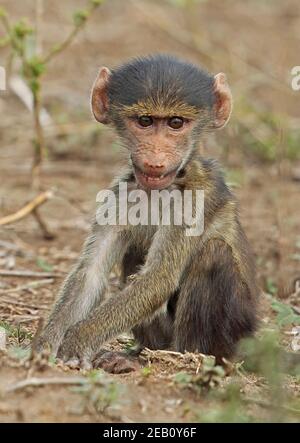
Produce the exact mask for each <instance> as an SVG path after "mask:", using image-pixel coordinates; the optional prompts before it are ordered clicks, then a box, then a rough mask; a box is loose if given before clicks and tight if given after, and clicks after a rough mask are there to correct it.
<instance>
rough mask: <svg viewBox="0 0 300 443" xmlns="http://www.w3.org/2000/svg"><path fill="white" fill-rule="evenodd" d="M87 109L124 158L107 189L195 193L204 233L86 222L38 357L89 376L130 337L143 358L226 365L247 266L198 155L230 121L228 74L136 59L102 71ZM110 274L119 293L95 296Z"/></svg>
mask: <svg viewBox="0 0 300 443" xmlns="http://www.w3.org/2000/svg"><path fill="white" fill-rule="evenodd" d="M91 102H92V111H93V114H94V116H95V118H96V120H98V121H99V122H101V123H104V124H110V125H111V126H113V127H114V128H115V129H116V131H117V133H118V135H119V136H120V138H121V141H122V143H123V144H124V145H125V146H126V148H127V149H128V152H129V162H128V164H129V167H128V170H126V171H125V172H124V174H123V175H122V176H121V177H120V178H118V179H116V181H115V182H114V184H113V185H112V187H111V190H112V191H114V192H115V193H116V194H117V188H118V184H119V182H120V181H122V182H125V183H127V184H128V187H129V188H130V189H143V190H145V191H146V192H147V193H148V194H149V193H150V192H151V191H153V190H162V189H166V190H172V189H177V190H179V191H180V192H182V193H183V192H184V190H192V191H196V190H204V197H205V200H204V232H203V233H202V235H198V236H187V235H186V230H185V227H184V226H183V225H181V226H180V225H175V224H174V223H171V225H170V226H166V225H158V226H153V225H151V226H149V225H148V226H144V225H137V226H132V225H130V224H127V225H117V226H111V225H99V224H98V223H97V222H96V220H95V221H94V222H93V224H92V227H91V232H90V234H89V236H88V238H87V240H86V242H85V245H84V247H83V251H82V254H81V255H80V258H79V260H78V262H77V264H76V266H75V267H74V269H73V270H72V271H71V272H70V274H69V276H68V277H67V279H66V281H65V282H64V284H63V287H62V289H61V292H60V295H59V298H58V301H57V302H56V304H55V306H54V309H53V311H52V313H51V315H50V318H49V320H48V322H47V324H46V326H45V328H44V330H43V332H42V333H41V334H40V335H39V337H37V339H36V344H35V349H36V350H41V349H43V347H44V346H46V345H50V347H51V349H52V351H53V352H54V353H55V354H57V355H58V357H60V358H62V359H63V360H64V361H65V362H70V361H71V362H74V361H75V362H77V363H79V364H81V365H82V366H85V367H89V366H90V364H91V362H92V361H93V358H94V357H95V355H96V354H97V353H98V352H99V350H100V349H101V346H102V345H103V344H104V343H105V342H107V341H109V340H111V339H112V338H114V337H116V336H118V335H119V334H120V333H123V332H125V331H129V330H132V331H133V334H134V336H135V338H136V340H137V341H138V342H139V343H140V344H141V345H142V346H147V347H149V348H153V349H155V348H169V349H173V350H176V351H181V352H184V351H199V352H203V353H206V354H213V355H215V356H216V357H217V358H218V359H221V358H222V357H227V358H228V357H231V356H232V355H233V354H234V351H235V348H236V345H237V343H238V341H239V340H240V339H241V338H242V337H245V336H249V335H251V334H252V333H253V332H254V330H255V327H256V304H257V294H258V290H257V286H256V283H255V271H254V264H253V259H252V255H251V253H250V251H249V246H248V243H247V239H246V237H245V234H244V232H243V229H242V227H241V225H240V222H239V219H238V213H237V205H236V201H235V199H234V197H233V195H232V193H231V191H230V190H229V189H228V187H227V186H226V184H225V182H224V179H223V176H222V174H221V172H220V171H219V168H218V166H217V164H216V163H215V162H214V161H212V160H208V159H204V158H202V157H201V156H200V155H199V154H198V152H197V146H198V145H199V141H200V140H201V136H202V135H203V134H204V133H207V132H208V131H213V130H216V129H220V128H222V127H223V126H224V125H225V124H226V123H227V121H228V119H229V117H230V113H231V108H232V98H231V93H230V89H229V87H228V85H227V81H226V77H225V75H224V74H223V73H219V74H217V75H215V76H213V75H210V74H209V73H207V72H205V71H204V70H202V69H200V68H198V67H196V66H195V65H193V64H190V63H187V62H184V61H181V60H178V59H176V58H174V57H171V56H165V55H155V56H149V57H145V58H138V59H134V60H132V61H129V62H128V63H127V64H125V65H123V66H121V67H119V68H118V69H115V70H113V71H110V70H109V69H108V68H105V67H104V68H101V69H100V72H99V75H98V77H97V79H96V81H95V84H94V86H93V90H92V97H91ZM115 265H119V266H122V267H123V279H124V281H127V284H126V285H125V287H124V289H122V290H121V291H120V292H119V293H118V294H116V295H114V296H111V297H108V298H104V294H105V290H106V288H107V285H108V278H109V274H110V272H111V270H112V268H113V267H114V266H115ZM128 276H131V277H130V278H129V279H127V277H128Z"/></svg>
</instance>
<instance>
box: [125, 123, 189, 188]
mask: <svg viewBox="0 0 300 443" xmlns="http://www.w3.org/2000/svg"><path fill="white" fill-rule="evenodd" d="M195 124H196V122H195V121H192V120H186V119H184V118H182V117H179V116H178V117H177V116H174V117H167V118H157V117H154V116H140V117H136V118H126V126H127V137H128V139H129V143H128V146H130V148H129V149H130V152H131V158H132V163H133V167H134V173H135V176H136V180H137V181H138V183H139V184H140V186H141V187H142V188H144V189H165V188H167V187H168V186H170V185H171V184H172V182H173V181H174V179H175V177H176V175H177V172H178V171H179V168H180V166H181V165H182V164H183V161H184V159H185V158H186V157H187V156H188V154H189V151H190V149H191V145H192V143H191V140H190V135H191V132H192V129H193V128H194V126H195Z"/></svg>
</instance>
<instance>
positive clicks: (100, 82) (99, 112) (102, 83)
mask: <svg viewBox="0 0 300 443" xmlns="http://www.w3.org/2000/svg"><path fill="white" fill-rule="evenodd" d="M110 76H111V72H110V70H109V69H108V68H106V67H105V66H104V67H103V68H100V71H99V74H98V76H97V78H96V80H95V83H94V86H93V89H92V95H91V107H92V112H93V114H94V117H95V119H96V120H98V122H100V123H104V124H107V123H109V118H108V109H109V103H108V95H107V87H108V84H109V79H110Z"/></svg>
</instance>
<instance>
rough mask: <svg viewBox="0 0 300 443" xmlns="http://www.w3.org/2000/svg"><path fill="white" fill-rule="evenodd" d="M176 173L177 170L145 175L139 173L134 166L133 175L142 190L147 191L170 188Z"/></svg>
mask: <svg viewBox="0 0 300 443" xmlns="http://www.w3.org/2000/svg"><path fill="white" fill-rule="evenodd" d="M177 172H178V168H176V169H173V170H172V171H170V172H167V173H166V174H161V175H158V174H155V175H154V174H153V175H152V174H146V173H145V172H143V171H141V170H140V169H139V168H138V167H137V166H134V173H135V177H136V179H137V181H138V182H139V184H140V185H141V186H142V187H143V188H147V189H165V188H167V187H168V186H170V185H171V184H172V183H173V181H174V179H175V177H176V175H177Z"/></svg>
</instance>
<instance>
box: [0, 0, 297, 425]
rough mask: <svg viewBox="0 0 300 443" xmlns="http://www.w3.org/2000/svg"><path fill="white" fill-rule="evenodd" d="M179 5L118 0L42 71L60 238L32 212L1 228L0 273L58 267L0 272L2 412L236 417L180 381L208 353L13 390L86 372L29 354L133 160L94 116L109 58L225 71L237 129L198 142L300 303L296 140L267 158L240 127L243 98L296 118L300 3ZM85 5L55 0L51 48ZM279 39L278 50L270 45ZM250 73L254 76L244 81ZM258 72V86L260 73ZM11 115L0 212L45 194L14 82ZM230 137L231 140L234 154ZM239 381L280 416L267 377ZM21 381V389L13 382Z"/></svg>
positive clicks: (264, 408) (275, 279)
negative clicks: (97, 80)
mask: <svg viewBox="0 0 300 443" xmlns="http://www.w3.org/2000/svg"><path fill="white" fill-rule="evenodd" d="M2 3H3V5H4V6H5V7H6V8H7V10H8V11H9V13H10V14H12V16H13V17H22V16H28V17H30V18H33V17H34V3H35V2H34V1H33V0H26V1H24V2H22V3H21V2H16V1H2ZM17 3H18V5H17V7H14V6H16V4H17ZM47 3H50V2H47ZM171 3H172V2H150V1H146V2H140V5H141V4H143V5H145V7H144V8H142V10H140V8H141V7H140V6H139V7H137V5H136V2H134V1H128V2H127V1H126V2H122V1H121V0H111V1H107V2H106V3H105V4H104V5H103V6H102V7H101V8H100V9H99V11H98V12H97V13H96V14H95V17H93V18H92V19H91V21H90V23H88V24H87V27H86V29H85V30H84V31H83V32H82V34H81V35H80V36H79V37H78V38H77V39H76V41H75V42H74V44H73V45H72V46H71V47H70V48H69V49H68V50H66V52H65V55H63V56H60V57H58V58H57V59H56V60H55V62H54V63H53V65H52V66H51V68H50V69H49V71H48V72H47V74H46V76H45V83H44V88H43V95H44V104H45V107H46V108H47V110H48V111H49V113H50V115H51V117H52V118H53V120H54V123H55V124H53V125H52V126H51V128H48V129H47V128H46V129H45V131H46V140H47V146H48V150H49V153H48V158H47V159H46V161H45V162H44V166H43V175H42V190H49V189H53V192H54V197H53V198H52V199H51V200H49V201H48V202H47V203H46V204H44V205H43V206H42V207H41V209H40V214H41V215H42V216H43V219H44V220H46V221H47V224H48V226H49V228H50V230H51V231H52V232H53V233H54V235H55V238H54V239H53V240H45V239H44V238H43V236H42V233H41V231H40V229H39V227H38V225H37V222H36V220H35V218H34V217H33V216H32V215H30V216H28V217H26V218H24V219H22V220H21V221H19V222H17V223H14V224H11V225H6V226H3V227H2V228H1V229H0V271H3V272H4V271H16V272H18V271H25V270H26V271H34V272H48V273H51V274H53V276H52V277H50V278H45V277H38V278H35V279H33V278H30V277H29V278H28V277H26V278H25V277H21V276H17V277H16V276H7V275H6V276H4V275H3V276H1V277H0V322H1V325H5V327H6V328H8V329H9V328H10V333H9V336H8V344H7V350H8V352H2V354H1V355H0V393H3V395H1V396H0V422H40V421H42V422H66V421H68V422H78V421H80V422H92V421H98V422H107V421H108V422H119V421H121V422H187V421H214V420H222V417H223V420H228V421H230V416H229V418H228V417H227V418H226V417H225V418H224V416H222V415H217V412H218V411H219V410H220V408H222V405H223V404H226V401H227V400H226V399H225V400H224V399H222V398H221V399H220V398H217V397H215V396H214V395H208V394H207V393H206V392H204V391H203V390H201V391H199V390H197V389H195V387H194V385H192V384H191V383H188V382H186V383H177V382H176V374H178V372H182V371H183V372H185V373H187V374H190V375H191V374H196V373H197V368H198V369H199V367H198V366H197V365H198V364H197V361H198V360H197V358H200V357H199V356H198V357H197V356H195V357H191V356H190V357H188V356H187V357H186V359H182V358H181V357H180V356H174V355H171V354H170V355H164V354H159V353H158V354H157V355H152V354H144V357H143V358H142V357H140V360H139V362H140V364H141V369H138V370H137V371H134V372H132V373H129V374H119V375H108V374H104V373H103V374H102V373H101V371H99V372H100V375H99V374H98V375H97V374H96V375H95V374H92V376H91V375H90V376H89V375H84V374H83V377H86V380H88V383H87V384H84V383H83V384H82V383H79V384H78V383H76V384H75V385H74V386H69V385H64V384H57V385H56V384H55V385H51V384H48V383H46V385H45V386H41V387H33V386H29V387H24V388H20V389H16V382H18V381H20V380H24V379H31V377H42V378H45V377H46V378H47V379H48V378H49V379H50V378H53V377H59V379H60V381H61V380H62V379H64V378H66V379H70V380H71V377H74V376H76V377H77V376H81V375H80V374H79V373H78V371H76V370H73V371H72V370H67V369H66V368H63V367H57V366H55V365H53V364H51V365H50V366H49V365H48V364H46V363H45V362H43V361H42V362H41V361H35V362H34V363H33V364H31V365H30V366H29V365H28V363H26V362H25V363H24V360H23V359H22V357H23V355H25V354H24V349H25V353H26V347H28V345H29V343H30V341H31V338H32V335H33V334H34V333H35V331H36V328H37V325H38V321H39V319H40V318H41V317H45V316H46V315H47V313H48V311H49V309H50V307H51V305H52V302H53V300H54V299H55V297H56V295H57V291H58V288H59V286H60V285H61V282H62V279H63V277H64V276H65V275H66V273H67V272H68V270H69V269H70V267H71V266H72V264H73V263H74V261H75V260H76V257H77V255H78V253H79V251H80V248H81V246H82V243H83V240H84V237H85V235H86V232H87V230H88V226H89V220H90V218H91V214H92V213H93V209H94V208H95V199H96V194H97V192H98V191H99V190H101V189H104V188H107V186H108V185H109V183H110V181H111V179H112V178H113V176H114V175H115V174H116V173H117V172H118V171H119V170H120V168H121V167H122V164H124V161H125V154H124V153H123V151H122V150H121V148H120V146H119V145H118V141H117V139H116V137H115V135H114V134H113V133H112V132H111V131H110V130H109V129H106V128H100V129H99V128H98V125H97V124H96V123H94V122H93V120H92V118H91V116H90V114H89V91H90V88H91V84H92V81H93V78H94V75H95V72H96V70H97V68H98V66H99V65H102V64H104V63H105V64H107V65H109V66H111V65H116V64H118V63H119V62H120V61H122V60H124V59H126V58H127V57H129V56H132V55H137V54H141V53H148V52H153V51H162V52H172V53H177V54H179V55H182V56H185V57H186V58H189V59H191V60H193V61H196V62H199V63H202V64H204V65H206V66H207V68H208V69H210V70H212V71H213V72H215V71H217V70H224V71H225V72H228V75H229V76H230V81H231V83H232V86H233V93H234V97H235V99H236V101H237V108H238V109H237V110H236V111H235V113H234V115H233V118H232V120H233V122H232V126H230V125H231V124H230V125H229V126H228V128H227V129H226V130H225V131H223V133H222V134H220V135H218V137H216V138H212V139H211V140H210V141H206V142H205V143H204V146H202V147H201V149H202V151H203V153H204V155H207V156H209V157H211V156H213V157H217V158H218V159H219V160H220V162H221V163H222V164H223V166H224V170H225V172H226V174H227V180H228V182H229V183H230V184H231V185H232V188H233V190H234V192H235V194H236V196H237V198H238V200H239V202H240V213H241V219H242V224H243V226H244V228H245V231H246V234H247V236H248V238H249V240H250V243H251V245H252V248H253V251H254V254H255V258H256V262H257V269H258V279H259V284H260V286H261V288H262V291H263V292H267V293H270V292H273V294H274V297H275V298H276V299H277V300H280V301H281V302H283V303H285V304H287V305H288V306H292V307H294V308H295V310H296V311H295V312H298V313H299V312H300V295H299V292H298V293H297V292H296V290H295V281H296V280H297V279H300V261H299V260H300V200H299V195H300V161H299V158H298V159H297V158H293V159H290V158H287V157H285V152H286V151H284V146H285V140H286V136H285V137H283V140H282V139H281V141H280V142H278V141H277V142H278V146H279V147H278V150H279V149H281V148H282V146H283V148H282V151H280V152H283V155H281V156H278V157H277V158H276V159H275V160H274V161H263V160H262V159H261V158H260V157H256V156H255V155H252V154H251V153H250V152H247V145H246V146H243V143H244V140H243V139H242V138H241V137H240V135H239V133H237V132H236V130H235V128H236V127H237V125H238V123H239V120H243V115H242V114H241V113H240V114H239V110H241V107H240V105H239V101H240V99H241V98H242V96H244V97H243V99H244V100H246V101H247V102H248V103H252V104H253V105H254V106H255V108H256V107H257V110H259V109H261V108H263V107H264V108H266V109H268V110H270V112H272V113H276V115H277V114H278V115H279V116H280V118H281V119H282V121H283V122H284V123H283V124H282V127H281V129H282V131H283V133H284V134H285V135H286V133H287V132H288V131H289V128H290V126H289V125H291V126H293V128H294V127H296V128H298V126H297V125H298V124H299V121H300V120H299V100H300V93H298V96H297V95H296V93H294V92H293V91H291V90H289V87H288V83H287V81H286V76H287V72H289V69H290V67H291V66H294V65H296V64H299V38H300V34H299V31H297V32H298V33H297V32H296V29H299V24H300V6H299V4H298V2H296V1H289V2H277V1H276V2H274V8H273V9H272V8H270V6H268V5H267V2H261V3H259V2H256V1H253V2H232V1H226V2H224V3H223V4H224V8H223V9H222V11H221V10H220V8H219V6H218V5H219V3H218V2H217V1H207V2H199V3H197V4H196V6H190V7H193V8H195V9H192V10H191V11H189V12H186V11H185V12H184V14H183V13H182V11H181V10H180V8H179V9H178V8H177V7H176V6H174V4H171ZM192 3H193V2H191V4H192ZM245 3H247V5H245ZM84 4H85V2H84V1H79V0H78V1H77V0H76V1H75V0H68V1H65V2H59V1H57V0H54V1H53V2H51V6H50V5H47V7H45V12H44V16H45V14H47V20H46V19H44V22H43V27H42V36H43V45H45V46H46V47H47V46H49V45H51V44H53V43H54V41H55V40H57V39H60V38H62V37H63V36H64V35H65V34H66V32H68V30H69V24H68V23H69V22H68V20H69V17H70V14H71V11H73V10H74V8H75V9H76V7H81V6H82V5H84ZM233 4H235V6H234V12H233V13H232V8H233ZM275 4H276V5H275ZM291 11H292V12H291ZM151 14H152V15H151ZM153 14H154V15H153ZM174 23H176V26H177V28H176V26H175V25H174ZM58 24H59V26H58ZM173 25H174V26H173ZM196 28H197V31H198V33H197V34H193V36H194V37H193V38H192V37H191V36H190V35H187V30H193V29H196ZM176 29H177V31H178V32H177V34H176ZM216 29H217V31H218V32H215V30H216ZM154 31H155V32H154ZM179 31H180V32H179ZM195 32H196V31H195ZM175 34H176V36H175ZM195 35H197V39H195ZM224 35H225V36H226V38H224V39H223V36H224ZM175 37H176V38H175ZM237 38H238V39H239V40H240V41H237ZM271 40H272V48H276V49H274V51H270V49H269V46H268V45H270V44H271V43H270V41H271ZM195 41H196V43H195ZM245 48H246V49H245ZM266 53H268V63H266V60H265V54H266ZM6 55H7V54H6V52H5V51H2V52H0V65H2V56H3V65H4V60H5V59H6ZM297 56H298V60H297ZM297 62H298V63H297ZM248 75H249V77H250V78H251V82H252V81H253V83H251V82H250V80H249V82H247V81H246V80H245V77H246V76H248ZM259 76H261V78H262V80H261V82H260V81H258V82H257V83H255V79H257V77H259ZM280 82H281V83H280ZM250 83H251V85H250ZM278 84H280V85H281V86H280V87H277V86H278ZM276 85H277V86H276ZM0 113H1V119H0V184H1V187H0V217H1V216H4V215H7V214H10V213H13V212H15V211H16V210H18V209H19V208H20V207H22V206H23V205H24V203H26V202H27V201H29V200H30V199H31V198H33V197H34V196H35V195H36V191H34V190H32V189H31V178H30V167H31V161H32V143H31V139H32V137H33V132H32V125H31V115H30V114H29V113H28V111H27V110H26V109H25V107H24V105H23V104H22V103H21V102H20V101H19V100H18V98H17V97H16V96H14V95H13V94H12V93H10V92H3V93H2V92H0ZM247 118H248V116H247ZM287 122H288V123H287ZM279 126H280V125H279ZM279 129H280V128H279ZM279 129H278V131H279ZM279 133H280V134H281V132H280V131H279ZM280 134H279V135H278V137H279V138H280ZM223 140H224V143H225V144H226V146H227V145H228V144H229V146H230V148H229V149H226V152H225V151H224V150H223V149H222V143H223ZM199 149H200V148H199ZM299 149H300V148H299ZM34 282H35V283H34ZM113 284H114V278H113V277H112V285H113ZM295 294H296V296H295ZM276 318H277V317H276V312H275V311H274V309H273V308H272V306H271V302H270V299H269V298H268V296H266V295H265V294H262V296H261V303H260V319H261V327H262V328H266V329H272V328H273V327H274V325H277V323H276V322H277V320H276ZM298 324H299V323H298ZM293 326H295V324H293V322H292V323H291V324H287V325H285V326H281V327H280V337H279V340H280V343H281V344H282V347H283V348H284V349H285V350H288V351H290V350H291V343H292V339H293V337H292V336H291V335H289V333H290V331H291V330H292V328H293ZM124 348H126V343H125V344H124V343H123V342H122V341H121V342H114V343H113V344H111V345H107V349H123V350H124ZM22 351H23V354H22ZM195 359H196V360H195ZM199 364H200V363H199ZM145 368H146V369H145ZM149 368H150V369H149ZM97 377H99V378H97ZM234 384H236V385H237V386H239V388H238V389H239V392H240V395H241V396H242V398H247V399H249V398H250V399H252V400H253V399H258V400H257V401H255V400H254V401H252V400H251V401H250V400H249V401H248V400H247V402H246V404H245V416H246V415H247V414H248V415H249V416H250V417H252V420H253V421H255V420H256V421H263V420H266V421H268V420H271V419H272V420H273V419H274V416H273V415H272V417H271V418H270V410H269V409H270V408H269V406H270V405H269V403H268V402H269V401H270V399H269V397H268V395H269V394H268V387H267V385H266V383H265V381H264V379H263V378H262V377H261V376H260V375H257V374H255V373H251V372H247V373H245V372H240V371H236V370H233V371H231V373H230V374H229V375H228V377H225V378H222V380H221V381H220V383H218V387H217V388H214V389H213V390H215V391H218V392H220V393H222V392H227V391H226V389H227V387H228V386H231V385H234ZM11 386H14V388H13V389H12V390H11V391H8V388H9V387H11ZM283 386H284V390H285V391H286V392H287V393H288V394H289V395H290V397H291V398H292V399H294V400H295V401H297V399H299V394H300V385H299V376H298V377H297V376H287V377H285V378H284V381H283ZM233 403H234V401H233V400H232V401H231V403H230V407H232V408H234V406H233ZM268 405H269V406H268ZM298 406H299V404H298ZM287 409H288V410H287V411H286V412H287V416H286V417H285V419H286V420H287V421H299V420H300V412H299V408H298V409H295V410H294V409H293V408H292V407H290V406H289V408H287ZM209 411H210V415H209V414H208V412H209ZM214 414H215V415H214ZM248 415H247V416H248ZM220 417H221V418H220ZM232 417H233V418H232V420H233V421H242V420H243V418H241V417H239V416H238V415H233V416H232Z"/></svg>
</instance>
